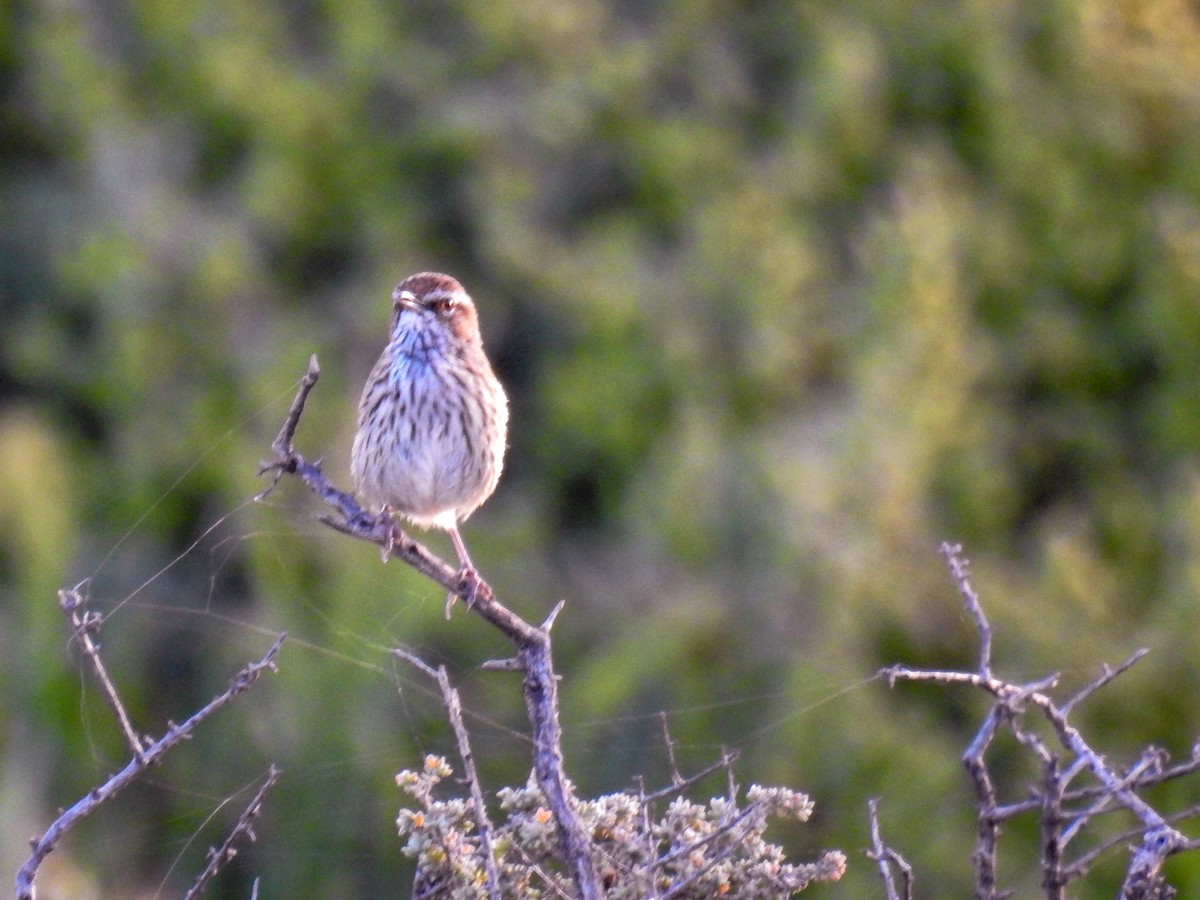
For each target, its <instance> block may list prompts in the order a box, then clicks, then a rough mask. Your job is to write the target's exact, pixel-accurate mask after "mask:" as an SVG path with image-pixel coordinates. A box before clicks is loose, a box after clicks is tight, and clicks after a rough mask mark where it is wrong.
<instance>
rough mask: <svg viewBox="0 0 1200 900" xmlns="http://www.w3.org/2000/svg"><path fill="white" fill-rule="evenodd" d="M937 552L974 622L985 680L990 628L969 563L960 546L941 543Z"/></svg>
mask: <svg viewBox="0 0 1200 900" xmlns="http://www.w3.org/2000/svg"><path fill="white" fill-rule="evenodd" d="M939 552H940V553H941V554H942V558H943V559H944V560H946V565H947V566H948V567H949V569H950V575H951V577H952V578H953V579H954V583H955V584H956V585H958V592H959V594H961V595H962V598H963V602H964V603H965V604H966V606H967V612H969V613H970V614H971V617H972V618H973V619H974V620H975V629H976V630H977V631H978V632H979V673H980V674H981V675H983V676H984V677H985V678H991V677H992V626H991V625H990V624H989V623H988V620H987V616H985V615H984V614H983V605H982V604H981V603H980V602H979V595H978V594H976V593H975V588H973V587H972V586H971V571H970V569H971V564H970V561H969V560H968V559H967V558H966V557H965V556H963V555H962V552H963V548H962V544H951V543H949V542H947V541H943V542H942V546H941V549H940V551H939Z"/></svg>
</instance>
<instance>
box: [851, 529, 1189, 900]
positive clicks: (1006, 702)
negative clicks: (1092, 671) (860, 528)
mask: <svg viewBox="0 0 1200 900" xmlns="http://www.w3.org/2000/svg"><path fill="white" fill-rule="evenodd" d="M941 554H942V556H943V557H944V558H945V560H946V563H947V566H948V568H949V570H950V574H951V576H952V578H953V579H954V582H955V585H956V586H957V588H958V591H959V594H960V595H961V597H962V599H963V602H964V603H965V604H966V607H967V612H968V613H969V614H970V616H971V618H972V620H973V621H974V623H975V628H976V631H977V633H978V635H979V661H978V667H977V669H976V671H974V672H955V671H943V670H928V669H915V668H910V667H907V666H900V665H896V666H890V667H888V668H885V669H882V670H881V671H880V674H881V675H883V676H885V677H886V678H887V680H888V683H889V684H890V685H892V686H894V685H895V684H896V682H898V681H912V682H932V683H934V684H941V685H955V684H965V685H970V686H972V687H975V688H978V689H980V690H983V691H985V692H986V693H988V694H991V695H992V697H993V698H994V702H993V705H992V708H991V710H990V711H989V713H988V715H987V717H986V718H985V719H984V722H983V724H982V725H981V726H980V728H979V730H978V732H977V733H976V735H975V738H974V739H973V740H972V741H971V744H970V746H969V747H968V748H967V750H966V752H965V753H964V754H963V765H964V766H965V767H966V769H967V773H968V775H969V776H970V779H971V783H972V786H973V787H974V789H975V796H976V800H977V803H978V830H977V834H976V841H975V850H974V852H973V854H972V861H973V863H974V865H975V878H976V897H977V898H979V900H992V898H998V897H1002V896H1007V893H1006V892H1001V891H999V890H998V888H997V884H996V871H997V869H996V858H997V844H998V839H999V834H1000V823H1001V822H1003V821H1005V820H1007V819H1010V818H1012V817H1013V816H1014V815H1016V814H1019V813H1022V812H1030V811H1032V810H1035V809H1036V810H1039V811H1040V815H1039V826H1040V830H1041V837H1042V840H1041V845H1042V852H1041V869H1042V886H1043V887H1044V888H1045V890H1046V896H1047V897H1048V898H1051V900H1058V898H1062V897H1063V896H1065V894H1064V892H1065V889H1066V886H1067V884H1068V883H1069V882H1070V881H1071V880H1072V879H1074V878H1078V877H1080V876H1081V875H1083V874H1084V873H1085V871H1086V870H1087V867H1088V865H1090V863H1091V862H1093V861H1094V860H1095V858H1096V857H1097V856H1098V855H1099V853H1100V852H1102V851H1103V850H1107V849H1111V848H1112V847H1114V846H1116V844H1117V843H1119V842H1123V841H1117V840H1113V841H1110V842H1108V843H1107V844H1105V845H1102V846H1101V847H1100V848H1097V849H1094V850H1092V851H1091V852H1089V853H1086V854H1080V855H1079V856H1078V857H1077V858H1076V859H1075V860H1074V861H1073V862H1069V861H1068V860H1067V858H1066V850H1067V848H1068V846H1069V845H1070V843H1071V841H1072V839H1073V838H1075V837H1076V836H1078V835H1079V834H1080V833H1081V832H1082V831H1083V830H1084V829H1085V828H1086V826H1087V825H1088V824H1089V823H1090V822H1091V821H1092V820H1093V819H1094V818H1095V817H1096V816H1099V815H1101V814H1104V813H1108V812H1112V811H1114V810H1118V809H1120V810H1125V811H1126V812H1128V813H1131V814H1132V815H1133V816H1134V817H1135V818H1136V819H1137V820H1138V822H1139V823H1140V825H1139V827H1138V828H1136V829H1133V830H1131V831H1129V832H1127V833H1125V834H1124V835H1123V836H1122V838H1123V839H1124V840H1129V839H1136V838H1140V845H1139V846H1138V847H1136V848H1133V852H1132V855H1131V859H1130V863H1129V867H1128V869H1127V875H1126V879H1125V884H1124V885H1123V887H1122V893H1121V898H1123V900H1135V898H1139V900H1140V898H1151V897H1159V896H1166V893H1165V892H1166V891H1169V890H1170V889H1169V888H1167V887H1166V886H1165V884H1164V883H1163V882H1162V877H1161V874H1160V872H1161V868H1162V865H1163V863H1164V862H1165V861H1166V859H1167V858H1168V857H1169V856H1171V855H1173V854H1175V853H1179V852H1181V851H1184V850H1191V849H1196V848H1197V847H1200V841H1197V840H1190V839H1188V838H1187V837H1185V836H1184V835H1183V834H1181V833H1180V832H1179V831H1178V830H1176V828H1175V827H1174V825H1173V824H1172V823H1173V822H1176V821H1179V820H1181V819H1182V818H1185V817H1186V816H1171V817H1164V816H1163V815H1162V814H1160V813H1159V812H1158V811H1157V810H1156V809H1154V807H1152V806H1151V805H1150V804H1149V803H1147V802H1146V801H1145V800H1143V799H1142V798H1141V797H1140V796H1139V794H1138V791H1139V790H1141V789H1143V788H1145V787H1148V786H1150V785H1153V784H1157V783H1160V782H1161V781H1163V780H1165V778H1166V777H1167V776H1166V771H1169V772H1170V773H1171V775H1170V777H1178V776H1180V775H1184V774H1191V773H1192V772H1195V771H1196V770H1197V769H1198V768H1200V747H1198V748H1196V749H1194V750H1193V753H1192V759H1191V760H1189V761H1188V762H1185V763H1182V764H1180V765H1178V766H1176V767H1174V768H1172V769H1170V770H1164V766H1163V754H1161V752H1160V751H1156V750H1154V749H1153V748H1151V749H1150V750H1148V751H1147V752H1146V753H1145V754H1143V756H1142V758H1141V759H1139V761H1138V762H1137V763H1135V764H1134V765H1133V766H1131V767H1130V768H1129V769H1128V770H1127V771H1125V772H1123V773H1122V772H1120V771H1118V770H1117V769H1115V768H1113V766H1112V765H1110V764H1109V763H1108V762H1107V761H1106V760H1105V759H1104V756H1103V755H1102V754H1100V753H1099V752H1097V751H1096V750H1095V749H1094V748H1093V747H1092V746H1091V745H1090V744H1089V743H1088V742H1087V740H1085V739H1084V737H1083V735H1082V734H1080V732H1079V730H1078V729H1077V728H1076V727H1075V726H1074V725H1072V724H1071V723H1070V721H1069V716H1070V714H1071V713H1072V712H1073V711H1074V710H1075V708H1076V707H1077V706H1078V705H1079V704H1080V703H1081V702H1083V701H1084V700H1086V699H1088V698H1089V697H1091V696H1092V695H1093V694H1094V693H1096V691H1098V690H1100V689H1101V688H1103V687H1106V686H1107V685H1108V684H1110V683H1111V682H1112V681H1113V680H1114V679H1115V678H1117V677H1118V676H1119V675H1121V674H1123V673H1124V672H1126V671H1128V670H1129V669H1130V668H1131V667H1132V666H1134V665H1135V664H1136V663H1137V662H1138V661H1139V660H1140V659H1142V657H1144V656H1145V655H1146V653H1147V651H1146V650H1144V649H1142V650H1137V651H1135V652H1134V653H1133V654H1131V655H1130V656H1129V658H1128V659H1126V660H1125V661H1124V662H1123V663H1121V664H1120V665H1118V666H1116V667H1115V668H1111V667H1109V666H1107V665H1106V666H1104V667H1103V669H1102V670H1101V673H1100V675H1098V676H1097V677H1096V678H1095V679H1094V680H1093V681H1091V682H1090V683H1089V684H1087V685H1085V686H1084V687H1083V688H1082V689H1081V690H1079V691H1078V692H1077V693H1076V694H1075V695H1074V696H1072V697H1070V698H1069V699H1067V700H1066V701H1065V702H1063V703H1059V702H1057V701H1056V700H1054V698H1053V697H1051V695H1050V693H1049V691H1050V690H1051V689H1053V688H1054V687H1056V686H1057V683H1058V676H1057V675H1051V676H1049V677H1047V678H1043V679H1041V680H1039V681H1035V682H1031V683H1029V684H1016V683H1013V682H1009V681H1005V680H1003V679H1000V678H997V677H996V676H995V675H994V674H993V671H992V629H991V625H990V623H989V622H988V619H987V616H986V615H985V614H984V611H983V607H982V604H981V603H980V600H979V596H978V594H977V593H976V592H975V589H974V587H973V586H972V585H971V580H970V568H969V564H968V562H967V560H966V558H965V557H964V556H963V554H962V548H961V547H960V546H958V545H952V544H948V543H946V544H943V545H942V547H941ZM1031 709H1033V710H1036V711H1037V712H1038V713H1040V714H1041V717H1042V718H1043V719H1044V720H1045V721H1046V722H1047V723H1049V725H1050V727H1051V729H1052V731H1053V734H1054V737H1055V738H1056V739H1057V747H1051V746H1050V745H1049V744H1048V743H1047V742H1046V741H1044V740H1043V739H1042V738H1040V737H1038V736H1037V735H1036V734H1035V733H1034V732H1032V731H1031V730H1029V729H1027V728H1026V727H1025V726H1024V724H1023V722H1024V719H1025V716H1026V715H1027V713H1028V711H1029V710H1031ZM1002 730H1003V731H1007V732H1008V733H1010V734H1011V735H1012V736H1013V737H1014V738H1015V739H1016V740H1017V741H1018V742H1020V743H1021V744H1022V745H1024V746H1026V747H1028V748H1029V749H1030V751H1031V752H1032V753H1033V754H1034V756H1035V757H1036V758H1037V759H1038V762H1039V765H1040V766H1041V770H1042V777H1041V780H1040V783H1039V785H1038V786H1037V788H1036V789H1035V796H1034V797H1033V798H1032V799H1028V800H1023V801H1020V802H1017V803H1013V804H1010V805H1007V806H1002V805H1001V804H1000V803H999V800H998V797H997V791H996V788H995V785H994V784H993V781H992V776H991V773H990V770H989V768H988V761H987V753H988V750H989V748H990V746H991V744H992V742H993V740H994V739H995V738H996V736H997V735H998V734H999V733H1000V732H1001V731H1002ZM1085 773H1086V774H1089V775H1090V776H1091V778H1092V779H1093V780H1094V782H1095V783H1094V784H1093V785H1089V786H1087V787H1084V788H1074V789H1072V788H1071V787H1070V786H1071V782H1072V781H1073V780H1074V779H1076V778H1078V777H1079V776H1081V775H1083V774H1085ZM1081 804H1083V805H1081ZM1195 811H1196V810H1195V809H1193V810H1189V811H1188V814H1189V815H1190V814H1191V813H1194V812H1195ZM872 814H874V813H873V811H872ZM875 852H876V855H877V854H878V848H876V851H875ZM889 896H890V895H889Z"/></svg>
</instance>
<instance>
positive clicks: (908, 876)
mask: <svg viewBox="0 0 1200 900" xmlns="http://www.w3.org/2000/svg"><path fill="white" fill-rule="evenodd" d="M867 815H868V816H869V817H870V820H871V849H870V850H868V851H867V859H871V860H874V861H875V863H876V864H877V865H878V866H879V876H880V877H881V878H882V879H883V889H884V892H885V894H886V895H887V900H913V870H912V866H910V865H909V864H908V860H906V859H905V858H904V857H903V856H901V855H900V854H899V853H898V852H896V851H895V850H893V849H892V848H891V847H888V846H887V845H885V844H884V843H883V838H882V837H881V836H880V829H879V800H878V799H877V798H874V797H872V798H871V799H870V800H868V801H867ZM892 866H895V867H896V868H897V869H899V870H900V878H901V883H902V885H903V889H902V890H897V889H896V880H895V878H893V877H892Z"/></svg>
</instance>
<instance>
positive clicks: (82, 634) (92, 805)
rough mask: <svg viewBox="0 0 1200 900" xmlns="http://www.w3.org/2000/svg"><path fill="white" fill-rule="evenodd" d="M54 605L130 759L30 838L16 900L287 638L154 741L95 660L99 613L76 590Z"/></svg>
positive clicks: (269, 666) (258, 671) (271, 661)
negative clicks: (68, 839) (73, 834)
mask: <svg viewBox="0 0 1200 900" xmlns="http://www.w3.org/2000/svg"><path fill="white" fill-rule="evenodd" d="M59 605H60V606H61V607H62V609H63V612H64V613H65V614H66V616H67V619H68V621H69V622H70V623H71V627H72V630H73V634H74V637H75V638H76V641H77V643H78V644H79V646H80V648H81V649H82V651H83V653H84V655H85V656H86V657H87V658H88V660H89V662H90V664H91V667H92V670H93V671H94V672H95V673H96V676H97V679H98V680H99V681H100V683H101V685H102V686H103V690H104V693H105V699H106V700H107V701H108V703H109V705H110V706H112V707H114V713H115V714H116V716H117V720H118V721H119V722H120V724H121V730H122V731H123V732H125V736H126V739H127V740H128V741H129V742H130V745H131V747H132V751H133V758H132V759H131V760H130V761H129V763H128V764H127V765H126V766H125V767H124V768H123V769H121V770H120V771H119V772H117V773H115V774H114V775H112V776H111V777H110V778H109V779H108V780H107V781H105V782H104V784H102V785H100V786H99V787H96V788H93V789H92V790H91V791H89V792H88V794H87V796H85V797H83V798H81V799H80V800H79V801H77V802H76V803H75V804H74V805H73V806H71V807H70V808H69V809H67V810H66V811H64V812H63V813H62V814H61V815H60V816H59V817H58V818H57V819H55V820H54V822H53V823H52V824H51V825H50V827H49V828H47V829H46V831H45V832H44V833H43V834H42V835H41V837H38V838H34V839H33V840H32V841H31V842H30V846H31V847H32V850H33V852H32V853H31V854H30V856H29V858H28V859H27V860H25V863H24V864H23V865H22V866H21V868H20V869H19V870H18V871H17V880H16V887H17V900H33V897H34V881H35V879H36V878H37V873H38V868H39V867H40V866H41V864H42V862H43V860H45V858H46V857H47V856H49V855H50V853H51V852H52V851H53V850H54V848H55V847H56V846H58V842H59V841H60V840H62V838H63V837H64V836H65V835H66V833H67V832H68V831H70V830H71V828H73V827H74V826H75V825H77V824H79V822H81V821H82V820H83V819H85V818H87V816H89V815H91V813H93V812H95V811H96V809H98V808H99V807H100V806H101V805H102V804H103V803H106V802H107V801H109V800H111V799H112V798H113V797H115V796H116V795H117V794H118V793H120V792H121V791H122V790H123V789H124V788H126V787H128V786H129V785H130V784H132V783H133V781H134V779H136V778H137V777H138V776H139V775H141V774H142V773H143V772H145V771H146V770H147V769H148V768H150V767H151V766H153V765H155V764H156V763H158V762H160V761H161V760H162V758H163V756H164V755H166V753H167V752H168V751H170V750H171V749H172V748H174V747H176V746H178V745H179V744H181V743H183V742H184V741H186V740H188V739H190V738H191V736H192V732H194V731H195V730H196V727H197V726H198V725H199V724H200V723H201V722H203V721H204V720H205V719H207V718H208V717H209V716H211V715H212V714H213V713H215V712H217V710H219V709H221V708H222V707H223V706H225V705H226V704H228V703H229V702H230V701H232V700H233V699H234V698H235V697H237V696H238V695H239V694H242V693H244V692H245V691H246V690H248V689H249V688H250V686H251V685H252V684H254V682H256V681H257V680H258V678H259V676H260V675H262V673H263V672H265V671H267V670H271V671H274V670H275V657H276V655H278V653H279V648H280V647H281V646H283V641H284V639H285V638H286V637H287V635H286V633H285V634H281V635H279V637H278V638H276V639H275V643H274V644H272V645H271V648H270V649H269V650H267V652H266V654H265V655H264V656H263V658H262V659H260V660H259V661H258V662H256V663H250V664H249V665H248V666H246V667H245V668H244V669H242V670H241V671H240V672H238V674H237V675H235V676H234V678H233V680H232V681H231V682H230V684H229V687H228V688H226V690H225V691H224V693H221V694H218V695H217V696H216V697H214V698H213V699H212V700H211V701H210V702H209V703H208V705H207V706H205V707H204V708H203V709H201V710H199V711H198V712H196V713H194V714H193V715H192V716H191V717H190V718H188V719H187V720H186V721H185V722H184V723H183V724H182V725H176V724H175V723H174V722H168V723H167V732H166V734H164V735H163V736H162V737H161V738H159V739H158V740H153V739H150V738H146V739H145V740H144V741H143V739H142V738H139V737H138V736H137V735H136V733H135V732H134V731H133V727H132V725H131V724H130V721H129V716H128V714H127V713H126V712H125V707H124V704H122V703H121V699H120V697H119V696H118V694H117V691H116V688H115V687H114V686H113V683H112V680H111V679H110V678H109V677H108V672H107V669H106V668H105V667H104V664H103V662H102V661H101V659H100V647H99V644H98V643H97V642H96V640H95V637H96V634H97V632H98V629H99V621H100V620H99V617H97V616H94V615H92V614H89V613H87V612H86V610H85V601H84V599H83V596H82V595H81V594H80V593H79V591H78V590H77V589H76V590H70V591H62V592H61V593H60V594H59Z"/></svg>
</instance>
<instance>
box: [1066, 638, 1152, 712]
mask: <svg viewBox="0 0 1200 900" xmlns="http://www.w3.org/2000/svg"><path fill="white" fill-rule="evenodd" d="M1149 652H1150V651H1149V650H1148V649H1147V648H1145V647H1142V648H1140V649H1138V650H1134V651H1133V653H1131V654H1129V658H1128V659H1126V660H1125V662H1123V663H1121V664H1120V665H1119V666H1117V667H1116V668H1115V669H1113V668H1110V667H1109V665H1108V663H1105V664H1104V665H1103V666H1102V667H1101V671H1100V675H1099V677H1097V678H1095V679H1094V680H1093V681H1091V682H1089V683H1088V684H1087V685H1085V686H1084V688H1083V690H1081V691H1080V692H1079V693H1078V694H1076V695H1075V696H1074V697H1072V698H1071V699H1070V700H1068V701H1067V702H1066V703H1064V704H1063V706H1062V714H1063V715H1064V716H1069V715H1070V714H1071V712H1072V711H1073V710H1074V709H1075V707H1076V706H1077V705H1078V704H1080V703H1082V702H1083V701H1084V700H1086V699H1087V698H1088V697H1090V696H1092V694H1094V693H1096V691H1098V690H1100V688H1102V687H1104V686H1105V685H1107V684H1109V683H1110V682H1111V681H1112V680H1113V679H1114V678H1116V677H1117V676H1118V675H1123V674H1124V673H1125V672H1128V671H1129V670H1130V669H1132V668H1133V667H1134V666H1135V665H1137V663H1138V662H1140V661H1141V659H1142V658H1143V657H1144V656H1145V655H1146V654H1147V653H1149Z"/></svg>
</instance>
